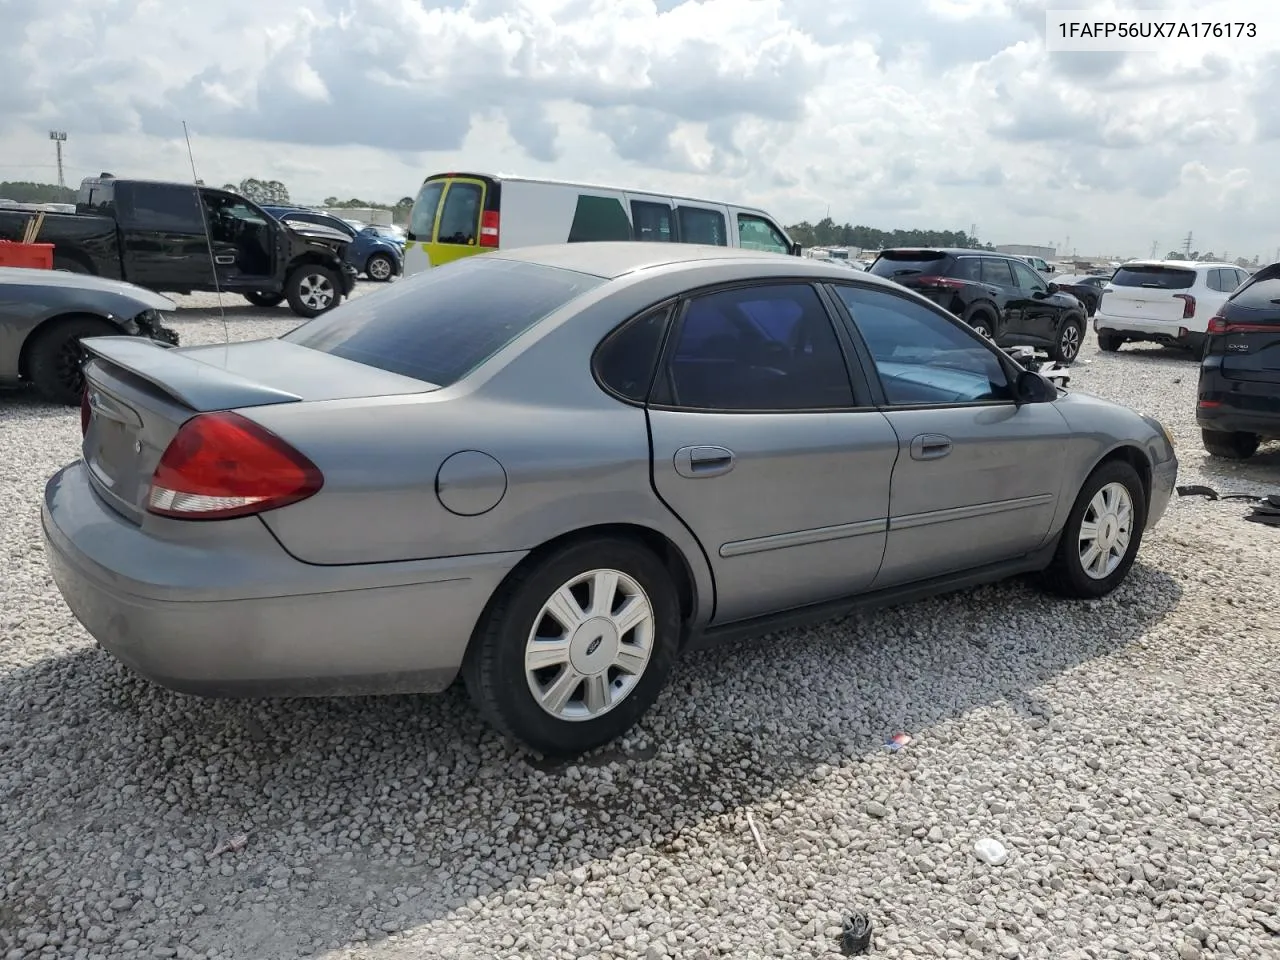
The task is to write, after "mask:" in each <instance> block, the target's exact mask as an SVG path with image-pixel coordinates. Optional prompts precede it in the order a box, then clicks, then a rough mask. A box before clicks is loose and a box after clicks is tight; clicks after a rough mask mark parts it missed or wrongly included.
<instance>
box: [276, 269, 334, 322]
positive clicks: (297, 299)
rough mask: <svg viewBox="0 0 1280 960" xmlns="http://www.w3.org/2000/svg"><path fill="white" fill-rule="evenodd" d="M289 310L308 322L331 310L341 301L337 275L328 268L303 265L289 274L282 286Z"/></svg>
mask: <svg viewBox="0 0 1280 960" xmlns="http://www.w3.org/2000/svg"><path fill="white" fill-rule="evenodd" d="M284 290H285V296H287V297H288V298H289V309H291V310H292V311H293V312H294V313H296V314H297V315H298V316H300V317H306V318H307V319H308V320H309V319H311V318H312V317H318V316H320V314H322V313H324V312H325V311H327V310H332V309H333V308H334V307H336V306H337V305H338V302H339V300H341V296H342V295H341V294H340V293H339V292H338V290H339V287H338V275H337V274H336V273H334V272H333V271H332V270H330V269H329V268H328V267H322V266H319V265H317V264H314V263H304V264H303V265H302V266H300V267H297V268H295V269H294V271H293V273H291V274H289V279H288V280H286V281H285V285H284Z"/></svg>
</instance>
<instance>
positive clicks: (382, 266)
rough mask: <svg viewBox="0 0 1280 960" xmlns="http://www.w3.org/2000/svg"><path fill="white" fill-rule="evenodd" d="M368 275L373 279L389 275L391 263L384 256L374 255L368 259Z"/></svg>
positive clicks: (381, 278) (383, 278)
mask: <svg viewBox="0 0 1280 960" xmlns="http://www.w3.org/2000/svg"><path fill="white" fill-rule="evenodd" d="M369 276H371V277H373V279H375V280H385V279H387V277H389V276H391V264H390V263H388V262H387V259H386V257H374V258H373V259H372V260H370V261H369Z"/></svg>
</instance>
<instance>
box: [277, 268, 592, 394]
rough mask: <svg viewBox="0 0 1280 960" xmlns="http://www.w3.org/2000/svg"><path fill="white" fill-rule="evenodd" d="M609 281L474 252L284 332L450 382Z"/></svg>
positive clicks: (291, 338)
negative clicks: (541, 321)
mask: <svg viewBox="0 0 1280 960" xmlns="http://www.w3.org/2000/svg"><path fill="white" fill-rule="evenodd" d="M603 282H604V281H603V280H602V279H601V278H599V277H593V276H590V275H588V274H585V273H575V272H574V271H572V270H561V269H559V268H557V267H546V266H542V265H539V264H531V263H515V262H512V261H510V260H500V259H497V258H496V257H469V258H467V259H465V260H460V261H456V262H454V263H450V264H448V265H446V266H443V267H435V268H434V269H431V270H427V271H425V272H423V273H419V274H416V275H414V276H412V277H409V278H408V279H405V280H401V281H400V282H398V283H396V284H394V285H392V286H391V287H387V288H383V289H381V290H379V291H378V292H377V293H375V294H371V295H369V296H367V297H361V298H359V299H356V300H348V301H347V302H346V303H344V304H342V306H340V307H337V308H336V309H334V310H330V311H329V312H328V313H324V314H321V315H320V316H318V317H316V318H315V319H314V320H311V321H308V322H307V323H304V324H303V325H302V326H300V327H298V328H297V329H295V330H293V331H291V332H290V333H287V334H285V335H284V336H283V337H281V339H282V340H286V341H288V342H290V343H296V344H298V345H299V346H303V347H309V348H311V349H312V350H319V351H320V352H321V353H329V354H333V355H334V356H336V357H342V358H344V359H346V360H354V361H355V362H356V363H363V364H365V365H367V366H371V367H377V368H378V369H380V370H387V371H389V372H391V373H399V374H402V375H404V376H406V377H414V378H415V379H417V380H423V381H425V382H427V383H434V384H437V385H439V386H442V387H447V386H449V385H450V384H452V383H455V382H457V381H458V380H461V379H462V378H463V377H465V376H466V375H467V374H469V373H470V372H471V371H472V370H474V369H476V367H478V366H480V364H482V363H484V362H485V361H486V360H488V359H489V358H490V357H492V356H493V355H494V354H495V353H497V352H498V351H499V350H501V349H502V348H503V347H505V346H506V345H507V344H509V343H511V341H512V340H514V339H515V338H516V337H518V336H520V335H521V334H522V333H525V332H526V331H528V330H530V329H532V328H533V327H534V326H536V325H537V323H538V322H539V321H540V320H542V319H543V318H544V317H546V316H547V315H549V314H551V313H553V312H554V311H556V310H558V309H559V308H560V307H562V306H564V305H565V304H566V303H568V302H569V301H570V300H572V299H574V298H575V297H577V296H580V295H581V294H583V293H586V292H587V291H588V290H591V289H593V288H594V287H597V286H599V285H600V284H601V283H603Z"/></svg>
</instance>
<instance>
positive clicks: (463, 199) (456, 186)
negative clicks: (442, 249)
mask: <svg viewBox="0 0 1280 960" xmlns="http://www.w3.org/2000/svg"><path fill="white" fill-rule="evenodd" d="M480 200H481V190H480V187H479V186H478V185H477V184H474V183H457V182H455V183H451V184H450V185H449V192H448V193H446V194H445V195H444V209H443V210H441V211H440V233H439V235H438V236H437V237H436V241H437V242H438V243H458V244H466V245H468V246H475V243H476V236H477V235H478V234H479V233H480Z"/></svg>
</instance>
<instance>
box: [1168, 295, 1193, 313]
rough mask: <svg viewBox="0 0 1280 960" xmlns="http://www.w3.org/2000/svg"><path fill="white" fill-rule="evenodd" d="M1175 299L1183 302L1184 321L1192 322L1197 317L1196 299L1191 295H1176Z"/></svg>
mask: <svg viewBox="0 0 1280 960" xmlns="http://www.w3.org/2000/svg"><path fill="white" fill-rule="evenodd" d="M1173 299H1175V300H1181V301H1182V319H1183V320H1190V319H1191V318H1192V317H1194V316H1195V315H1196V298H1195V297H1193V296H1192V295H1191V294H1189V293H1175V294H1174V295H1173Z"/></svg>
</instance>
